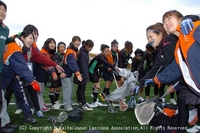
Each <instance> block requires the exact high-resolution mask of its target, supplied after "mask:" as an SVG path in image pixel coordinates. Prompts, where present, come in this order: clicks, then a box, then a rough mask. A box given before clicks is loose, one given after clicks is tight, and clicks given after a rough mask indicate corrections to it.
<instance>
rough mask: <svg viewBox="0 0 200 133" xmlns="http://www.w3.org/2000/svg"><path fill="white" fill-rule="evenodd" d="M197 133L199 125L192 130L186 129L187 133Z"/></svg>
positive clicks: (199, 128)
mask: <svg viewBox="0 0 200 133" xmlns="http://www.w3.org/2000/svg"><path fill="white" fill-rule="evenodd" d="M198 131H200V126H199V125H195V126H193V127H192V128H188V129H187V132H188V133H196V132H198Z"/></svg>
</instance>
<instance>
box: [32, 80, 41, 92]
mask: <svg viewBox="0 0 200 133" xmlns="http://www.w3.org/2000/svg"><path fill="white" fill-rule="evenodd" d="M31 86H32V87H33V89H34V90H35V91H37V92H39V91H40V85H39V84H38V83H37V81H36V80H33V82H31Z"/></svg>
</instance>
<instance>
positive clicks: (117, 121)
mask: <svg viewBox="0 0 200 133" xmlns="http://www.w3.org/2000/svg"><path fill="white" fill-rule="evenodd" d="M91 86H92V84H91V83H89V84H88V85H87V89H86V92H85V94H86V100H87V102H88V103H91V102H92V98H91V96H90V94H91V92H92V89H91ZM101 87H102V88H103V87H104V83H101ZM115 88H116V87H115V83H113V84H112V85H111V92H112V91H113V90H114V89H115ZM165 90H166V89H165ZM143 95H144V93H143ZM43 97H44V101H45V102H46V103H50V100H49V97H48V89H47V88H46V89H45V93H44V96H43ZM136 97H137V96H136ZM150 97H151V98H152V97H153V89H151V94H150ZM99 99H100V98H99ZM126 100H127V101H128V100H129V97H127V98H126ZM59 101H60V103H62V91H61V95H60V97H59ZM73 101H76V85H74V97H73ZM166 101H167V102H168V101H169V95H167V96H166ZM11 102H14V98H13V96H12V100H11ZM80 108H81V107H80ZM116 108H117V109H118V107H116ZM15 110H16V106H15V105H9V106H8V113H9V116H10V119H11V122H12V123H13V124H16V125H19V128H18V129H16V130H15V132H14V133H19V132H20V133H35V132H37V133H51V132H52V130H53V125H52V124H51V122H49V121H48V120H47V119H48V117H49V116H57V115H58V114H59V113H60V112H61V111H60V110H50V111H49V112H45V113H44V116H45V117H44V118H37V116H34V117H35V118H37V120H38V122H37V123H35V124H29V123H26V122H24V116H23V113H22V114H20V115H15V114H14V112H15ZM83 112H84V117H83V119H82V120H81V121H79V122H77V123H73V122H71V121H69V120H68V119H67V120H65V121H64V122H63V123H56V126H57V127H59V126H60V127H62V129H63V130H64V131H66V132H67V133H83V132H85V131H87V130H92V129H96V130H99V131H101V132H102V133H132V132H134V133H141V132H142V133H155V132H156V131H155V130H154V128H153V127H152V126H141V125H140V124H139V123H138V121H137V119H136V117H135V114H134V109H127V110H126V111H125V112H121V111H119V110H118V112H117V113H114V114H110V113H108V111H107V107H98V108H94V110H93V111H83ZM67 113H69V112H67Z"/></svg>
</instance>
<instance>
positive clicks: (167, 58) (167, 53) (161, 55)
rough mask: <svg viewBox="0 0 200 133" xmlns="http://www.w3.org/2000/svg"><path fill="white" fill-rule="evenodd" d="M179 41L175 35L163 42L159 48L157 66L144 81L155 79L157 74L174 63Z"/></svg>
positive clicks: (148, 73) (155, 65) (167, 37)
mask: <svg viewBox="0 0 200 133" xmlns="http://www.w3.org/2000/svg"><path fill="white" fill-rule="evenodd" d="M177 41H178V37H177V36H175V35H173V34H169V35H168V36H166V37H164V38H163V39H162V40H161V42H160V44H159V47H158V48H157V49H158V53H157V56H156V59H155V64H154V65H153V67H152V69H151V70H150V71H149V72H147V74H146V75H145V76H144V78H143V79H151V78H154V77H155V76H156V74H158V73H160V72H162V71H163V70H164V69H165V68H166V67H167V66H168V65H169V64H170V63H171V62H172V61H173V59H174V50H175V47H176V43H177Z"/></svg>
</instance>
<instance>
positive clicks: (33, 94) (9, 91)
mask: <svg viewBox="0 0 200 133" xmlns="http://www.w3.org/2000/svg"><path fill="white" fill-rule="evenodd" d="M24 89H27V90H28V92H29V94H30V96H31V100H32V102H33V104H34V107H35V109H36V110H37V111H38V110H40V106H39V102H38V97H37V93H36V91H35V90H34V89H33V87H32V86H31V85H28V86H27V87H26V88H24ZM12 94H13V90H12V88H11V87H8V88H7V89H6V92H5V99H6V100H7V105H8V104H9V103H10V98H11V96H12Z"/></svg>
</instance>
